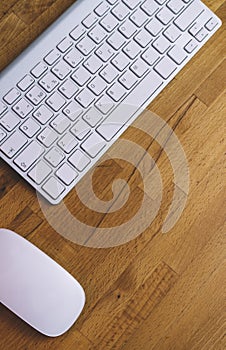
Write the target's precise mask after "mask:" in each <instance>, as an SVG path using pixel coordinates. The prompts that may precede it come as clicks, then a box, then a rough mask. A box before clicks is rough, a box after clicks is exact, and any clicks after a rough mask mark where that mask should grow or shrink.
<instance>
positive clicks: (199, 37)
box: [195, 28, 209, 43]
mask: <svg viewBox="0 0 226 350" xmlns="http://www.w3.org/2000/svg"><path fill="white" fill-rule="evenodd" d="M208 34H209V33H208V31H207V29H206V28H202V29H200V31H199V32H198V33H197V34H196V36H195V38H196V40H198V41H199V42H200V43H201V42H202V41H203V40H204V39H205V38H206V37H207V35H208Z"/></svg>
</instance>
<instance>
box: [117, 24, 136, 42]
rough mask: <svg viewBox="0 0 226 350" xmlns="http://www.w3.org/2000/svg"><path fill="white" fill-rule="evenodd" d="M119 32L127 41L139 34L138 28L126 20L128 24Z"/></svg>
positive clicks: (121, 27)
mask: <svg viewBox="0 0 226 350" xmlns="http://www.w3.org/2000/svg"><path fill="white" fill-rule="evenodd" d="M119 31H120V32H121V33H122V34H123V35H124V36H125V37H126V38H127V39H130V38H131V37H132V36H133V35H134V34H135V33H136V32H137V27H136V26H135V24H133V23H132V22H131V21H130V20H126V22H124V23H123V24H122V25H121V26H120V27H119Z"/></svg>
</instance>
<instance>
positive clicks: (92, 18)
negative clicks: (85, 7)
mask: <svg viewBox="0 0 226 350" xmlns="http://www.w3.org/2000/svg"><path fill="white" fill-rule="evenodd" d="M97 20H98V17H97V15H96V14H95V13H93V12H92V13H90V14H89V15H88V16H87V17H86V18H85V19H84V20H83V21H82V24H83V25H84V26H85V27H86V28H88V29H89V28H91V27H92V26H93V25H94V24H95V23H96V22H97Z"/></svg>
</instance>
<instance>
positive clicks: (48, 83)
mask: <svg viewBox="0 0 226 350" xmlns="http://www.w3.org/2000/svg"><path fill="white" fill-rule="evenodd" d="M39 84H40V85H41V86H42V87H43V89H44V90H46V91H47V92H52V91H53V90H54V89H55V87H56V86H57V85H58V84H59V81H58V80H57V78H56V76H55V75H53V73H51V72H49V73H47V74H46V75H45V76H44V77H43V78H42V79H41V80H40V81H39Z"/></svg>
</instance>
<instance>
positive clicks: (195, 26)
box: [189, 22, 202, 37]
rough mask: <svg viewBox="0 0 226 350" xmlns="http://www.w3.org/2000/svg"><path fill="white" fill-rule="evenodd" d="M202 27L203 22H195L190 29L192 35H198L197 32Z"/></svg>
mask: <svg viewBox="0 0 226 350" xmlns="http://www.w3.org/2000/svg"><path fill="white" fill-rule="evenodd" d="M201 28H202V23H197V22H196V23H194V24H193V26H192V27H191V28H190V29H189V33H190V34H191V35H192V36H194V37H195V36H196V34H198V32H199V31H200V30H201Z"/></svg>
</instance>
